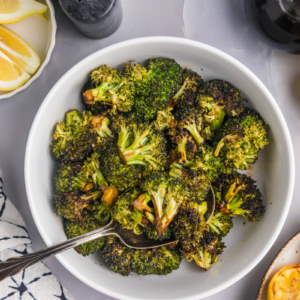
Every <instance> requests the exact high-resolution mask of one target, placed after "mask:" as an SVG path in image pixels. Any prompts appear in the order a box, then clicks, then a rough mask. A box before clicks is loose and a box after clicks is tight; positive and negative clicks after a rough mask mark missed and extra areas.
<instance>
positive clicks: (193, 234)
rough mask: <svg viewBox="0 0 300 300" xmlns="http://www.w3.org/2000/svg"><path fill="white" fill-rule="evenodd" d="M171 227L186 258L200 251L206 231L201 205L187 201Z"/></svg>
mask: <svg viewBox="0 0 300 300" xmlns="http://www.w3.org/2000/svg"><path fill="white" fill-rule="evenodd" d="M170 226H171V230H172V232H173V233H174V235H175V238H176V239H177V240H178V241H179V242H180V249H181V252H182V254H183V255H184V256H188V255H190V254H191V253H194V252H196V251H198V250H199V249H200V246H201V244H200V241H201V239H202V236H203V232H204V231H205V229H206V223H205V220H204V216H203V208H202V206H201V205H198V204H197V203H195V202H192V201H189V200H188V201H186V202H185V203H184V204H182V205H181V207H180V208H179V211H178V214H177V215H176V217H175V218H174V220H173V222H172V223H171V225H170Z"/></svg>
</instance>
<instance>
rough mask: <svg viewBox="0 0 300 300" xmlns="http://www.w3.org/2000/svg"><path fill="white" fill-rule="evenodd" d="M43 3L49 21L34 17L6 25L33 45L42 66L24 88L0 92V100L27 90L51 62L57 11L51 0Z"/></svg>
mask: <svg viewBox="0 0 300 300" xmlns="http://www.w3.org/2000/svg"><path fill="white" fill-rule="evenodd" d="M41 3H43V4H45V5H47V6H48V10H47V11H46V13H45V16H46V17H47V18H48V21H47V20H45V19H44V18H43V17H42V16H40V15H33V16H30V17H28V18H26V19H24V20H22V21H20V22H17V23H15V24H9V25H4V26H6V27H8V28H9V29H11V30H13V31H14V32H15V33H17V34H18V35H19V36H21V37H22V38H23V39H25V41H26V42H27V43H29V44H30V45H31V47H32V48H33V49H34V50H35V52H36V53H37V54H38V55H39V57H40V60H41V65H40V67H39V69H38V70H37V72H36V73H35V74H34V75H33V76H32V77H31V78H30V79H29V80H28V81H27V82H26V83H25V84H24V85H23V86H21V87H19V88H18V89H16V90H14V91H10V92H2V91H0V100H1V99H4V98H10V97H12V96H14V95H15V94H17V93H19V92H20V91H22V90H24V89H26V88H27V87H28V86H29V85H30V84H31V83H32V82H33V81H34V80H36V79H37V78H38V77H39V76H40V75H41V74H42V72H43V70H44V68H45V67H46V65H47V64H48V62H49V60H50V57H51V54H52V51H53V48H54V45H55V35H56V28H57V25H56V20H55V11H54V7H53V5H52V2H51V1H50V0H42V1H41Z"/></svg>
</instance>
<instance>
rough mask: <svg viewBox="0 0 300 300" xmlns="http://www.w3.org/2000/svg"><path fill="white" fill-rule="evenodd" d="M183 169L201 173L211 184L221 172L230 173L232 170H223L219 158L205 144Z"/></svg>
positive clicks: (223, 167)
mask: <svg viewBox="0 0 300 300" xmlns="http://www.w3.org/2000/svg"><path fill="white" fill-rule="evenodd" d="M184 167H187V168H190V169H193V170H201V171H203V172H204V173H205V174H206V175H207V176H208V178H209V180H210V181H211V182H212V181H214V180H215V178H216V177H217V176H218V174H219V173H220V171H221V170H222V171H223V173H231V172H232V169H230V168H229V169H226V168H225V166H224V164H223V162H222V160H221V158H220V157H215V156H214V150H213V148H212V147H210V146H209V145H207V144H204V145H203V146H202V147H201V148H200V151H199V153H197V155H196V156H195V157H194V159H193V160H192V161H189V162H187V163H186V164H185V165H184Z"/></svg>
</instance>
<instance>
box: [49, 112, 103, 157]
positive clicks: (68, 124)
mask: <svg viewBox="0 0 300 300" xmlns="http://www.w3.org/2000/svg"><path fill="white" fill-rule="evenodd" d="M96 142H97V134H96V132H94V131H92V130H90V123H89V118H88V116H87V115H85V114H84V115H82V114H80V113H79V112H78V111H77V110H72V111H69V112H67V113H66V118H65V122H60V123H58V124H57V125H56V129H55V133H54V140H53V141H52V144H51V145H50V148H51V151H52V156H53V158H54V159H55V160H58V161H61V162H77V161H82V160H84V159H85V158H86V157H87V156H88V155H89V154H90V153H91V152H92V149H93V145H95V144H96Z"/></svg>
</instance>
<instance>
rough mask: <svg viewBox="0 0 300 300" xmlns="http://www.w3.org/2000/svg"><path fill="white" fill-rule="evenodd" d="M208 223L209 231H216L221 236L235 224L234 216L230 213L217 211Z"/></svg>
mask: <svg viewBox="0 0 300 300" xmlns="http://www.w3.org/2000/svg"><path fill="white" fill-rule="evenodd" d="M207 225H208V230H209V231H211V232H214V233H215V234H216V235H218V236H220V237H224V236H226V235H227V234H228V232H229V230H230V229H231V228H232V226H233V223H232V217H231V216H230V215H228V214H224V213H222V212H220V211H217V212H215V213H214V215H213V216H212V217H211V219H210V220H209V222H208V224H207Z"/></svg>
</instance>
